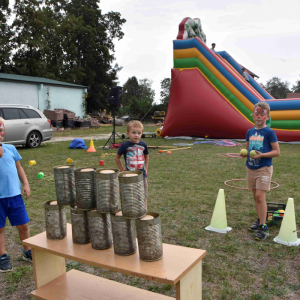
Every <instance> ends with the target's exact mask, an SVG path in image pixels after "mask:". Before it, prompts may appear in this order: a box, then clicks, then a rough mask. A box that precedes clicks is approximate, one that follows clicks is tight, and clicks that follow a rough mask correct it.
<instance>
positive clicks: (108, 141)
mask: <svg viewBox="0 0 300 300" xmlns="http://www.w3.org/2000/svg"><path fill="white" fill-rule="evenodd" d="M112 107H113V109H112V113H113V120H114V121H113V132H112V134H111V136H110V137H109V138H108V140H107V141H106V143H105V145H104V146H103V149H106V145H107V144H108V143H109V148H108V149H110V146H111V144H115V143H116V136H118V137H119V138H120V139H121V140H122V141H123V142H125V141H124V140H123V138H122V137H120V136H119V135H118V134H117V133H116V111H115V109H116V106H115V105H113V106H112Z"/></svg>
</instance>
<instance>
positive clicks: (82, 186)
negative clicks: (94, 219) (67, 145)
mask: <svg viewBox="0 0 300 300" xmlns="http://www.w3.org/2000/svg"><path fill="white" fill-rule="evenodd" d="M95 169H96V168H80V169H76V170H75V186H76V205H77V208H79V209H88V210H91V209H95V208H96V194H95Z"/></svg>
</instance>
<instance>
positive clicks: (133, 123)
mask: <svg viewBox="0 0 300 300" xmlns="http://www.w3.org/2000/svg"><path fill="white" fill-rule="evenodd" d="M132 127H138V128H142V131H144V126H143V124H142V123H141V122H140V121H136V120H134V121H130V122H129V123H128V124H127V132H129V131H130V129H131V128H132Z"/></svg>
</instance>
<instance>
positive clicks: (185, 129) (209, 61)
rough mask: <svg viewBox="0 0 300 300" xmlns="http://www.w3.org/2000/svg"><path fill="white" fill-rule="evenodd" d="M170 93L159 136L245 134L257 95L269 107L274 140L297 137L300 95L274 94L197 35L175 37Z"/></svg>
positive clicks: (232, 136)
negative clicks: (193, 36)
mask: <svg viewBox="0 0 300 300" xmlns="http://www.w3.org/2000/svg"><path fill="white" fill-rule="evenodd" d="M173 48H174V68H173V69H172V72H171V73H172V74H171V75H172V76H171V77H172V78H171V90H170V99H169V105H168V110H167V115H166V118H165V123H164V127H163V130H162V133H161V135H162V136H197V137H209V138H227V139H228V138H230V139H245V137H246V132H247V130H248V129H250V128H252V127H253V126H254V122H253V118H252V111H253V107H254V105H255V104H256V103H257V102H259V101H265V102H267V103H268V104H269V105H270V108H271V112H270V115H271V128H272V129H273V130H274V131H275V133H276V135H277V137H278V140H279V141H286V142H289V141H300V99H273V97H272V96H271V95H270V94H268V92H267V91H266V90H264V89H263V88H262V87H261V86H260V85H259V84H258V83H257V82H256V81H255V80H254V79H253V78H252V77H251V76H250V75H249V79H250V80H249V83H248V82H246V81H245V80H244V79H243V77H242V76H241V73H240V70H241V66H240V65H239V64H238V63H237V62H236V61H235V60H234V59H233V58H232V57H231V56H230V55H229V54H228V53H226V52H225V51H223V52H216V53H213V52H212V51H211V50H210V49H209V48H208V47H207V46H206V44H205V43H204V42H203V41H201V40H200V38H198V37H195V38H190V39H186V40H175V41H174V42H173Z"/></svg>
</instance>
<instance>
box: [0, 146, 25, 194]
mask: <svg viewBox="0 0 300 300" xmlns="http://www.w3.org/2000/svg"><path fill="white" fill-rule="evenodd" d="M2 149H3V151H4V154H3V156H2V157H0V199H1V198H7V197H14V196H18V195H20V194H21V183H20V179H19V175H18V171H17V168H16V162H17V161H19V160H20V159H22V157H21V156H20V154H19V152H18V151H17V149H16V147H15V146H13V145H7V144H2Z"/></svg>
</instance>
